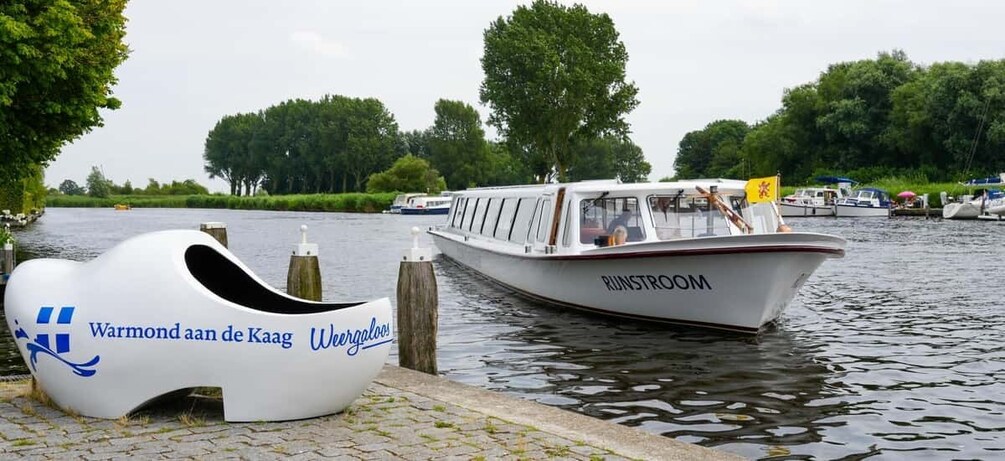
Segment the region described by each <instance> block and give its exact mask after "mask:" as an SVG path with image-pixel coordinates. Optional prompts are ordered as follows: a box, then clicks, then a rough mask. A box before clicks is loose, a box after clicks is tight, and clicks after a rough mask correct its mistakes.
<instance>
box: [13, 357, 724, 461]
mask: <svg viewBox="0 0 1005 461" xmlns="http://www.w3.org/2000/svg"><path fill="white" fill-rule="evenodd" d="M43 399H44V398H43ZM69 458H75V459H84V460H104V459H121V458H135V459H200V460H218V459H249V460H257V459H263V460H264V459H336V460H371V459H378V460H432V459H436V460H441V459H445V460H497V459H500V460H523V459H528V460H536V459H571V460H591V461H592V460H612V461H613V460H625V459H673V460H677V459H680V460H688V459H695V460H698V459H736V458H735V457H734V456H732V455H729V454H726V453H723V452H717V451H713V450H709V449H705V448H701V447H697V446H694V445H689V444H685V443H681V442H676V441H673V440H671V439H668V438H665V437H660V436H657V435H652V434H647V433H645V432H642V431H639V430H636V429H632V428H628V427H623V426H618V425H616V424H611V423H607V422H604V421H600V420H596V419H593V418H589V417H586V416H583V415H579V414H575V413H572V412H567V411H564V410H560V409H556V408H551V407H546V406H544V405H539V404H536V403H533V402H527V401H523V400H520V399H517V398H514V397H509V396H506V395H503V394H499V393H494V392H489V391H485V390H481V389H477V388H474V387H472V386H466V385H463V384H458V383H453V382H450V381H448V380H446V379H443V378H438V377H433V376H428V375H424V374H421V373H417V372H414V371H410V370H404V369H401V368H398V367H393V366H387V367H385V369H384V371H383V372H382V373H381V375H380V376H379V377H378V378H377V380H376V381H375V382H374V383H373V384H371V386H370V387H369V388H368V389H367V391H366V392H365V393H364V394H363V395H362V396H361V397H360V398H359V399H357V400H356V401H355V402H354V403H353V404H352V405H351V406H350V407H349V408H348V409H347V410H346V411H344V412H342V413H340V414H337V415H331V416H326V417H321V418H313V419H307V420H300V421H288V422H279V423H265V422H259V423H227V422H225V421H223V409H222V403H221V401H220V400H219V399H218V398H212V397H205V396H190V397H186V398H184V399H175V400H172V401H169V402H164V403H161V404H157V405H154V406H151V407H149V408H147V409H145V410H141V411H139V412H137V413H135V414H132V415H130V416H129V417H128V418H121V419H119V420H102V419H94V418H87V417H83V416H79V415H73V414H67V413H65V412H63V411H62V410H59V409H55V408H52V407H51V406H49V405H46V404H44V403H41V402H39V399H38V398H37V397H33V396H31V395H30V386H29V385H28V383H27V382H24V381H23V382H19V383H2V382H0V459H38V460H53V459H69Z"/></svg>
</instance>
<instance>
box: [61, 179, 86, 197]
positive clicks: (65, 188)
mask: <svg viewBox="0 0 1005 461" xmlns="http://www.w3.org/2000/svg"><path fill="white" fill-rule="evenodd" d="M59 192H60V193H62V194H66V195H84V194H86V193H87V189H84V188H83V187H80V186H79V185H78V184H77V183H76V182H75V181H73V180H72V179H65V180H63V182H61V183H59Z"/></svg>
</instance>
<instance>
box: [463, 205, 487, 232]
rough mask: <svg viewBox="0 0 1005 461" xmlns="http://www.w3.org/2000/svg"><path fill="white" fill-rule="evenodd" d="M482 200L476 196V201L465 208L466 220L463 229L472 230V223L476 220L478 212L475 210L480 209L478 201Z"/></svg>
mask: <svg viewBox="0 0 1005 461" xmlns="http://www.w3.org/2000/svg"><path fill="white" fill-rule="evenodd" d="M480 201H482V199H480V198H476V199H475V201H474V202H471V204H470V205H469V206H468V209H466V210H464V222H463V223H462V224H461V228H462V229H467V230H471V223H472V222H473V221H474V220H475V215H476V214H477V213H476V211H475V210H477V209H478V202H480Z"/></svg>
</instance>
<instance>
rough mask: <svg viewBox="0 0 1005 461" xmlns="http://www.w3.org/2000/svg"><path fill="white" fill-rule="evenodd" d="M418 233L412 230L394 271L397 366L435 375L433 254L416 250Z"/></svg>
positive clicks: (429, 251) (428, 250)
mask: <svg viewBox="0 0 1005 461" xmlns="http://www.w3.org/2000/svg"><path fill="white" fill-rule="evenodd" d="M420 233H421V231H420V230H419V228H418V227H413V228H412V247H411V248H409V249H407V250H405V251H404V255H403V257H402V260H401V265H400V266H399V268H398V364H399V365H401V366H402V367H405V368H410V369H413V370H416V371H421V372H424V373H429V374H431V375H435V374H436V323H437V317H438V313H437V308H438V303H439V301H438V294H437V290H436V275H435V274H434V273H433V252H432V250H430V249H429V248H419V234H420Z"/></svg>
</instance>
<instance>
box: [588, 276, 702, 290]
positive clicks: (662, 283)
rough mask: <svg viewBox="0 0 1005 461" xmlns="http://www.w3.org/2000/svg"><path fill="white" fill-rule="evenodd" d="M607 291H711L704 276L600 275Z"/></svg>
mask: <svg viewBox="0 0 1005 461" xmlns="http://www.w3.org/2000/svg"><path fill="white" fill-rule="evenodd" d="M600 280H601V281H602V282H604V286H606V287H607V291H626V290H627V291H647V290H648V291H653V290H711V289H712V285H711V284H710V283H708V279H706V278H705V276H704V275H701V274H699V275H698V276H697V277H696V276H694V275H690V274H688V275H681V274H675V275H664V274H660V275H650V274H639V275H601V276H600Z"/></svg>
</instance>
